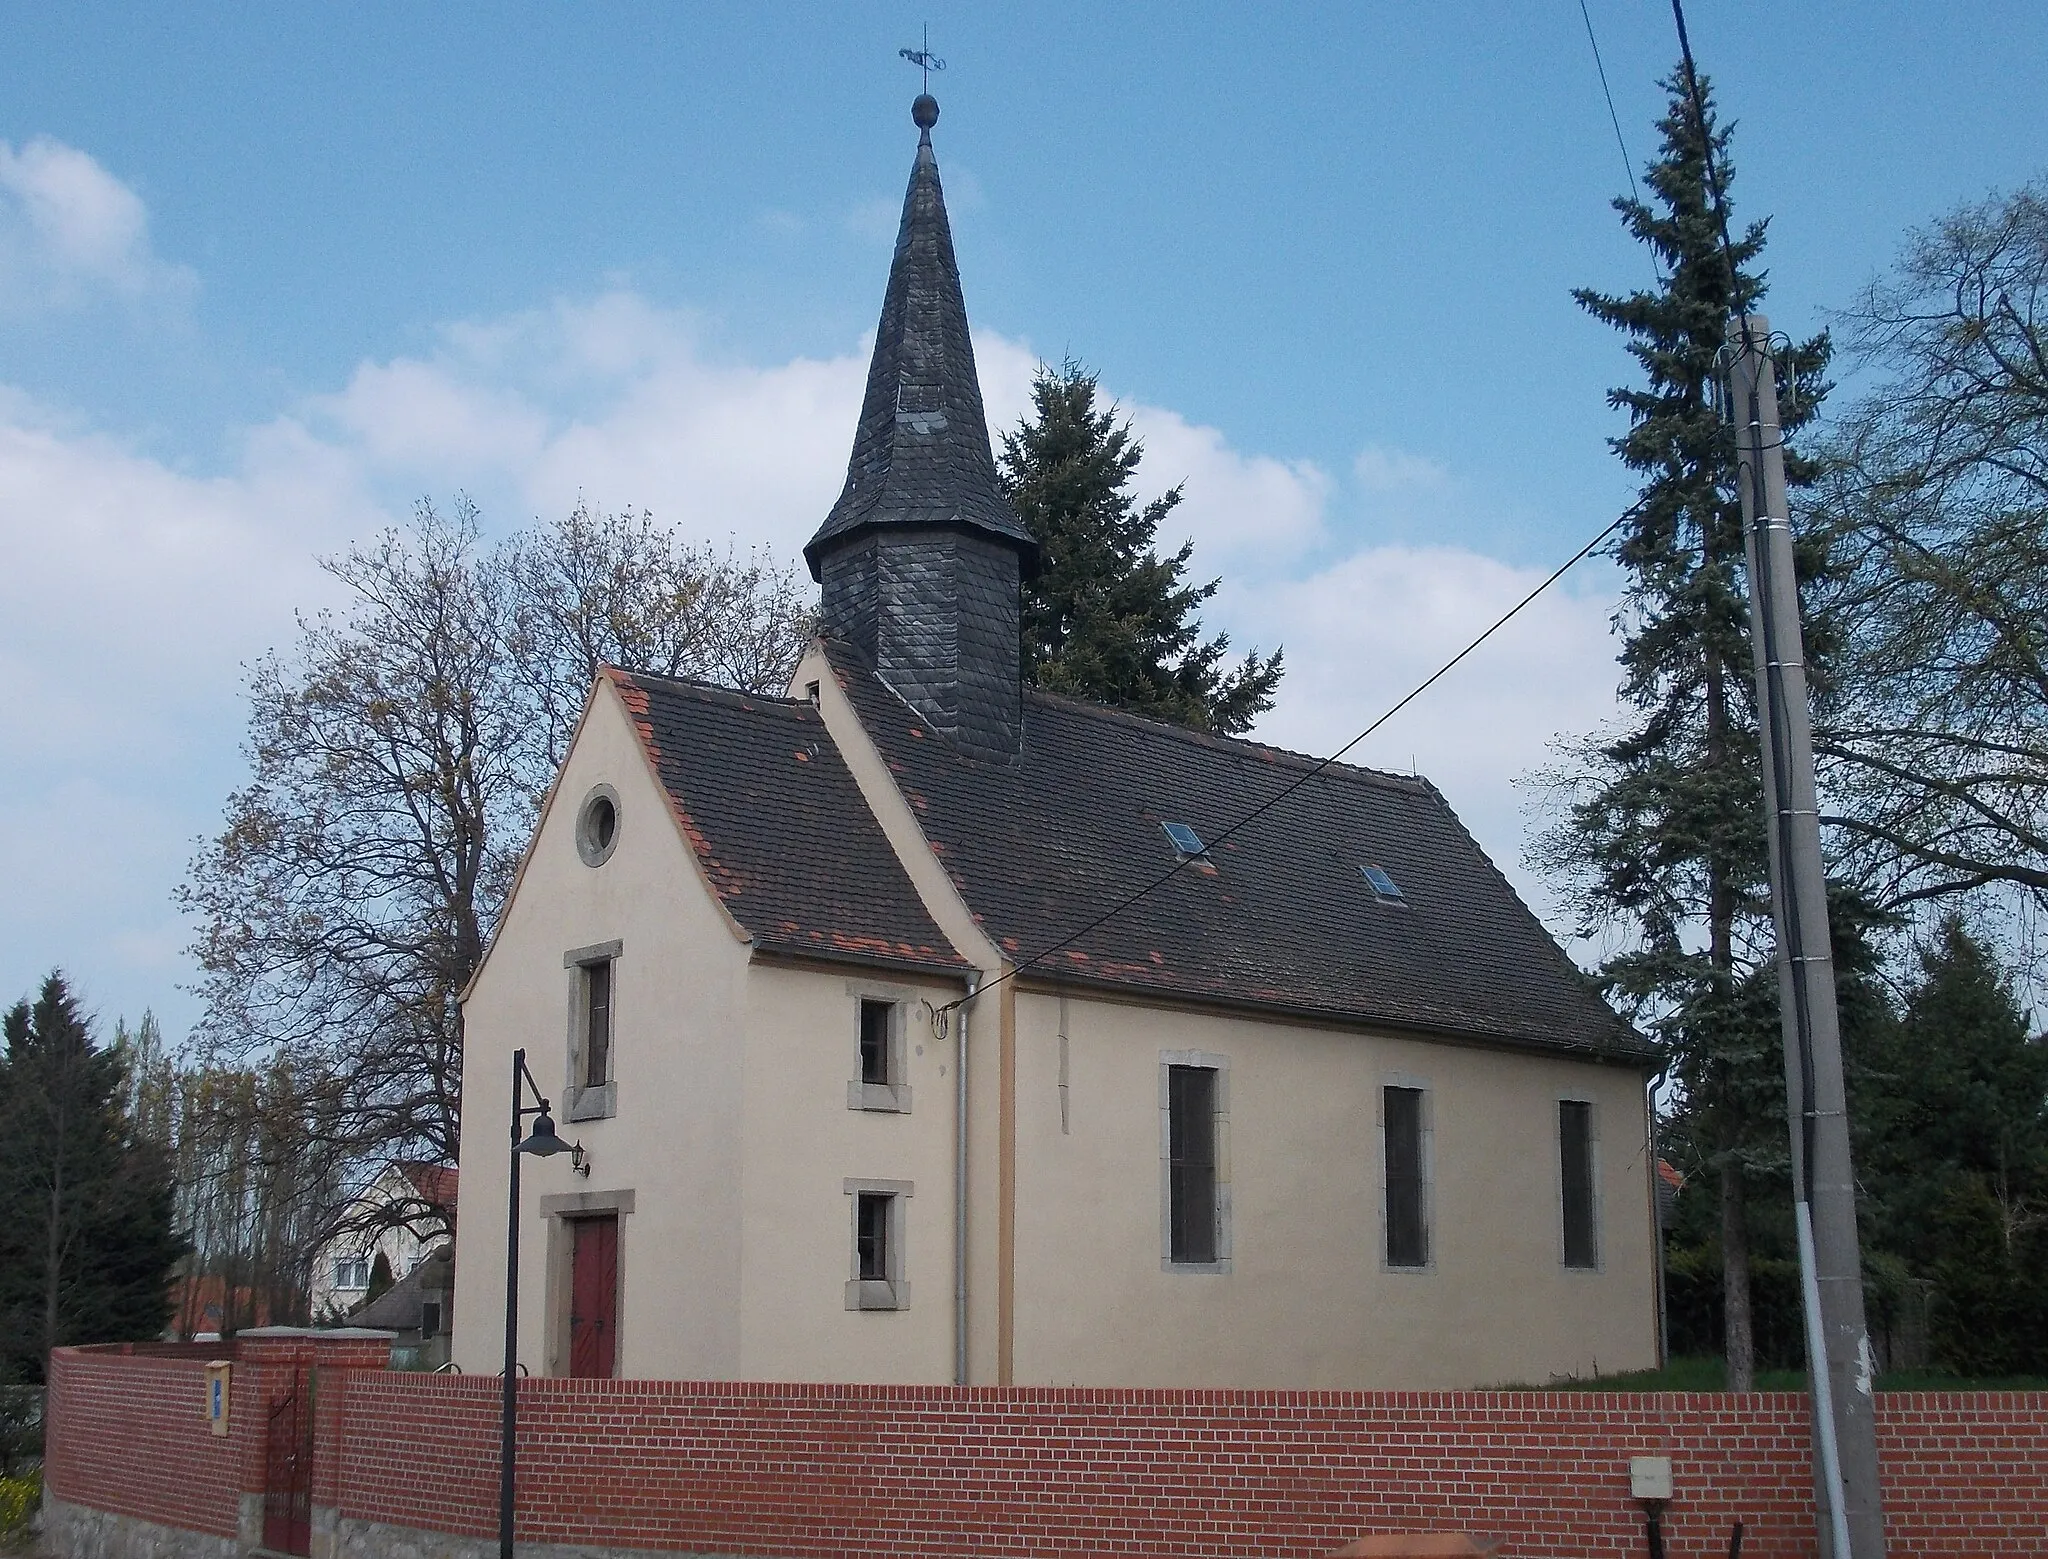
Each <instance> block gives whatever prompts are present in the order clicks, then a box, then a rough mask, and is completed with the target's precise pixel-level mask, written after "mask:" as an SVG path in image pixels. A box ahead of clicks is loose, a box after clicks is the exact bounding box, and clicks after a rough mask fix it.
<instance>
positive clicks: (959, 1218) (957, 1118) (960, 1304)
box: [953, 974, 981, 1386]
mask: <svg viewBox="0 0 2048 1559" xmlns="http://www.w3.org/2000/svg"><path fill="white" fill-rule="evenodd" d="M980 989H981V976H980V975H978V974H976V975H972V976H970V977H969V978H968V981H967V999H966V1000H965V1001H963V1002H962V1003H961V1004H960V1010H959V1014H958V1015H959V1019H960V1025H959V1028H958V1030H957V1031H956V1033H955V1035H954V1052H953V1384H954V1385H956V1386H964V1385H966V1384H967V1015H968V1013H969V1012H970V1011H972V1010H973V1007H974V995H975V992H977V991H978V990H980Z"/></svg>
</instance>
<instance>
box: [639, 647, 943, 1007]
mask: <svg viewBox="0 0 2048 1559" xmlns="http://www.w3.org/2000/svg"><path fill="white" fill-rule="evenodd" d="M604 675H605V676H606V677H607V678H609V679H610V681H611V683H612V685H613V686H614V687H616V688H617V689H618V690H619V696H620V697H621V698H622V699H623V700H624V701H625V704H626V707H627V709H628V710H630V711H631V712H632V714H633V719H634V724H635V726H636V727H637V728H638V730H639V733H640V740H641V742H642V743H643V744H644V746H645V747H646V749H647V753H648V756H649V757H650V758H651V759H652V761H653V764H654V768H655V772H656V773H657V774H658V775H659V776H660V778H661V783H662V785H663V787H664V788H665V789H666V790H667V791H668V796H669V803H670V805H671V807H672V808H673V810H674V812H675V816H676V820H677V822H678V823H679V824H680V825H681V826H682V829H683V833H684V835H685V837H686V838H687V840H688V842H689V844H690V846H691V847H692V848H693V849H694V850H695V851H696V852H697V859H698V860H699V861H700V862H701V863H702V864H703V867H704V874H705V876H706V877H707V878H708V879H709V881H710V883H711V886H712V888H713V889H714V890H715V891H716V892H717V894H718V897H719V899H720V901H721V902H722V903H723V904H724V905H725V908H726V910H727V911H728V913H730V914H731V915H732V917H733V919H734V920H736V921H738V922H739V923H740V925H741V926H743V927H744V928H745V929H746V930H747V931H748V933H750V934H751V935H752V937H753V939H754V945H755V946H756V947H757V948H759V949H761V950H763V951H765V952H771V953H784V954H791V955H802V956H806V957H812V958H828V959H832V960H835V961H838V962H849V963H860V964H870V965H876V966H881V967H894V968H902V969H919V970H929V971H935V972H942V973H947V974H955V975H958V974H963V973H965V972H966V970H967V968H968V965H967V962H966V960H965V959H963V958H962V957H961V956H960V955H959V953H957V952H955V951H954V949H953V947H952V945H951V944H950V943H949V942H947V940H946V938H945V936H944V934H943V933H942V932H940V930H939V928H938V927H937V926H936V925H934V924H933V923H932V920H931V917H930V916H929V915H927V914H926V913H925V910H924V906H923V904H922V903H921V902H920V901H919V899H918V897H917V892H916V890H915V889H914V888H912V887H911V884H910V879H909V878H908V877H907V876H905V875H904V872H903V868H902V866H901V865H900V864H899V863H898V862H897V860H896V856H895V852H894V851H893V850H892V849H891V848H890V846H889V841H888V840H887V839H886V838H885V837H884V836H883V833H882V829H881V825H880V824H878V823H877V822H876V821H875V820H874V817H873V815H872V814H871V813H870V812H869V811H868V809H867V804H866V803H865V802H864V801H863V800H862V799H861V794H860V789H859V787H858V786H857V785H856V784H855V783H854V779H853V775H852V774H851V773H849V772H848V770H847V767H846V763H845V760H844V759H842V758H841V757H840V755H839V749H838V748H837V747H835V746H834V745H833V743H832V738H831V737H830V736H829V735H827V734H826V731H825V724H824V721H823V720H821V719H820V718H819V716H818V712H817V710H815V709H813V708H812V707H811V706H810V705H809V704H808V703H794V702H791V701H790V700H788V699H781V698H763V697H759V696H756V695H750V694H740V693H734V692H730V691H728V690H726V689H724V688H715V687H709V686H706V685H704V684H702V683H695V682H677V681H670V680H668V679H667V678H663V677H651V676H644V675H640V674H637V673H629V672H623V671H617V670H613V669H610V668H607V669H606V671H605V672H604Z"/></svg>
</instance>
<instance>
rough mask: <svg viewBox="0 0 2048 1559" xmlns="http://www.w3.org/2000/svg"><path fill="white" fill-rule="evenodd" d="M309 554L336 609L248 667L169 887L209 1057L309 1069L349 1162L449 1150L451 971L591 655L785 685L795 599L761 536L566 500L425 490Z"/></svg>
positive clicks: (502, 873) (490, 912) (488, 908)
mask: <svg viewBox="0 0 2048 1559" xmlns="http://www.w3.org/2000/svg"><path fill="white" fill-rule="evenodd" d="M325 566H326V567H327V569H328V572H329V573H331V574H332V575H334V576H335V577H336V578H337V579H339V580H340V581H341V582H342V583H343V584H344V585H346V586H347V587H348V589H349V592H350V594H351V595H352V597H353V605H352V608H351V610H350V611H349V613H348V614H347V616H346V618H345V619H342V618H336V617H334V616H329V615H323V616H320V617H317V618H311V619H302V620H301V623H300V636H299V643H298V645H297V646H296V648H295V649H294V651H293V652H292V653H291V654H290V655H289V656H280V655H276V654H273V655H270V656H268V657H266V658H265V659H264V660H262V661H260V662H259V663H258V664H257V665H256V667H255V668H254V669H253V671H252V672H251V674H250V677H249V698H250V706H251V707H250V725H249V739H248V744H247V751H248V756H249V762H250V768H251V771H252V773H251V778H250V783H249V784H248V785H247V786H246V787H245V788H243V789H242V790H239V791H237V792H235V793H234V794H233V795H232V796H230V797H229V799H228V807H227V826H226V828H225V829H224V831H223V832H222V833H221V834H220V835H219V837H218V838H216V839H214V840H212V841H210V842H209V843H207V844H206V845H205V846H204V847H203V848H202V850H201V851H200V853H199V855H198V856H197V858H196V859H195V860H194V861H193V863H192V866H191V869H190V873H189V876H188V878H187V881H186V883H185V885H184V886H183V888H182V889H181V890H180V897H181V901H182V902H183V904H184V906H185V907H186V909H187V910H188V911H190V912H191V913H192V914H193V915H194V916H195V918H196V919H197V920H198V921H199V924H200V928H201V930H200V937H199V941H198V943H197V945H196V949H195V950H196V952H197V953H198V955H199V958H200V962H201V965H202V967H203V969H204V970H205V978H204V982H203V984H202V986H201V995H202V997H203V998H204V1001H205V1014H204V1018H203V1021H202V1028H201V1034H200V1037H201V1039H202V1041H203V1042H204V1043H205V1044H206V1046H207V1047H208V1049H209V1054H210V1057H211V1059H212V1060H213V1061H214V1062H215V1063H216V1064H218V1065H222V1066H226V1067H229V1068H231V1069H246V1068H248V1067H250V1066H252V1065H255V1064H256V1063H257V1060H258V1058H263V1061H264V1063H265V1064H279V1063H282V1064H285V1065H288V1066H289V1067H290V1068H291V1069H292V1070H293V1074H294V1075H296V1076H306V1077H318V1078H320V1079H321V1080H322V1083H321V1086H322V1087H323V1088H324V1089H325V1090H326V1094H325V1095H324V1096H323V1098H324V1099H325V1108H324V1110H323V1112H322V1113H321V1114H320V1116H319V1123H318V1127H317V1130H318V1132H319V1133H320V1134H321V1146H322V1149H323V1151H329V1152H332V1153H334V1154H335V1155H336V1160H335V1161H336V1163H337V1164H338V1165H340V1166H343V1167H344V1168H345V1169H347V1170H348V1171H349V1175H348V1177H349V1178H350V1179H360V1178H365V1177H367V1176H369V1175H372V1174H374V1173H375V1171H376V1169H378V1168H381V1167H382V1165H383V1164H386V1163H390V1162H394V1161H397V1160H401V1159H425V1160H430V1161H433V1162H439V1163H452V1162H454V1159H455V1154H456V1148H457V1144H458V1141H459V1130H460V1116H461V1075H462V1011H461V994H462V991H463V988H464V987H465V986H466V985H467V984H468V981H469V978H470V976H471V975H472V974H473V973H474V972H475V970H476V967H477V964H478V962H479V960H480V959H481V957H482V953H483V949H484V946H485V944H486V941H487V938H488V936H489V933H490V928H491V926H492V924H493V922H494V920H495V918H496V916H497V914H498V911H499V909H500V908H501V907H502V905H503V902H504V897H505V893H506V891H507V889H508V886H509V884H510V881H511V877H512V872H513V869H514V867H515V866H516V864H517V861H518V857H519V853H520V851H521V850H522V849H523V848H524V846H525V844H526V840H527V836H528V833H529V831H530V829H531V826H532V821H533V818H534V816H535V813H536V810H537V805H538V802H539V799H540V798H541V796H542V795H543V794H544V793H545V791H546V787H547V785H548V783H549V781H550V780H551V779H552V778H553V775H554V771H555V768H556V767H557V765H558V764H559V763H560V761H561V758H562V755H563V752H564V751H565V749H566V746H567V742H568V739H569V736H570V734H571V733H572V732H573V730H574V727H575V722H576V719H577V717H578V716H579V714H580V712H581V710H582V708H583V704H584V700H585V698H586V696H587V694H588V692H589V689H590V686H591V680H592V678H593V676H594V674H595V672H596V669H597V667H598V666H599V665H600V664H602V663H604V662H612V663H615V664H624V665H627V666H629V667H632V668H634V669H646V670H651V671H655V672H659V673H662V674H667V675H679V676H695V677H704V678H707V679H712V680H719V681H724V682H727V683H729V684H736V685H739V686H743V687H746V688H749V689H751V690H754V691H764V690H773V691H780V690H781V687H782V686H783V684H784V683H785V681H786V679H787V677H788V675H789V672H790V670H791V669H792V668H793V667H794V665H795V661H796V657H797V655H798V654H799V653H800V652H801V650H802V646H803V643H804V641H805V640H806V638H807V637H808V635H809V632H810V627H811V612H810V610H809V606H808V599H807V595H806V593H805V591H804V590H803V589H802V588H801V586H800V583H799V581H798V579H797V577H796V575H795V573H794V571H793V570H787V569H781V568H778V567H777V566H776V565H775V563H774V562H773V560H772V559H771V560H762V559H759V558H752V557H750V558H748V559H746V560H744V561H741V560H740V559H738V558H736V557H734V556H732V555H730V554H729V555H727V556H725V557H723V558H720V557H718V556H717V555H715V554H713V553H712V552H710V551H709V550H708V549H704V548H693V547H690V546H687V545H683V544H680V543H678V542H676V541H675V540H674V539H673V538H672V537H670V536H669V535H668V534H667V533H666V532H664V531H662V530H661V529H660V528H658V527H657V526H656V525H655V524H654V523H653V521H652V520H651V519H650V518H649V517H648V516H646V515H644V514H642V515H639V516H637V517H636V516H605V515H593V514H592V513H590V512H589V511H588V510H587V509H585V508H583V507H581V506H579V507H578V508H577V509H576V510H575V512H574V513H572V514H571V515H570V516H569V517H568V518H567V519H566V520H564V521H562V522H559V523H557V524H555V525H552V526H545V527H541V528H539V529H537V530H535V531H532V532H529V533H527V534H525V535H523V536H516V537H514V538H512V539H511V540H509V541H507V542H505V543H503V544H500V545H498V546H489V545H486V543H485V542H484V540H483V538H482V535H481V531H480V527H479V524H478V518H477V514H476V511H475V510H474V509H473V507H471V506H470V505H469V504H468V503H467V502H464V503H462V504H460V505H459V506H458V507H457V508H456V510H455V511H454V512H453V514H452V515H449V516H443V515H442V514H440V513H439V512H438V511H436V510H435V508H434V507H433V506H432V505H431V504H429V503H422V504H421V505H420V506H419V508H418V511H417V513H416V515H415V518H414V522H413V524H412V526H411V527H410V528H409V529H407V530H406V531H404V532H402V533H400V532H393V533H389V534H387V535H385V536H383V537H381V538H380V539H379V540H378V541H377V542H376V543H375V544H373V545H370V546H367V547H359V548H356V549H354V550H352V551H350V552H349V553H348V554H346V555H345V556H343V557H341V558H338V559H335V560H332V561H330V562H328V563H327V564H326V565H325ZM412 1212H413V1213H414V1214H415V1215H417V1216H420V1217H434V1216H445V1218H446V1221H447V1222H448V1224H449V1225H450V1226H451V1227H452V1225H453V1216H452V1214H453V1209H449V1208H441V1207H421V1208H418V1209H413V1210H412Z"/></svg>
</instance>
